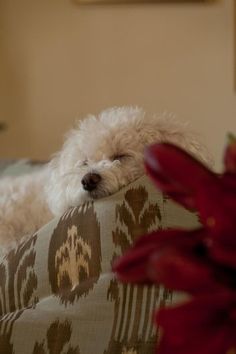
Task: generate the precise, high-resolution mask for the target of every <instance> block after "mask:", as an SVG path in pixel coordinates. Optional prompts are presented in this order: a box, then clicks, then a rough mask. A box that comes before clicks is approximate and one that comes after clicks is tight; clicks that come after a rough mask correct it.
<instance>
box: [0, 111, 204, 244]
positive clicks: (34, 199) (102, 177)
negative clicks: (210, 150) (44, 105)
mask: <svg viewBox="0 0 236 354" xmlns="http://www.w3.org/2000/svg"><path fill="white" fill-rule="evenodd" d="M161 141H168V142H172V143H175V144H177V145H179V146H181V147H183V148H185V149H187V150H188V151H190V152H192V153H193V154H195V155H197V156H199V157H200V158H202V159H203V160H204V152H202V151H204V150H203V149H202V146H201V145H200V144H199V143H198V142H197V141H196V140H195V138H194V137H193V136H192V135H191V134H189V133H187V131H186V128H185V127H184V126H183V125H181V124H178V123H176V122H174V121H173V119H172V118H170V117H169V118H168V117H166V116H165V115H164V116H162V117H156V116H148V115H146V114H145V112H144V111H143V110H142V109H140V108H132V107H122V108H111V109H108V110H105V111H103V112H102V113H101V114H99V115H98V117H95V116H89V117H88V118H87V119H85V120H84V121H82V122H81V123H79V124H78V126H77V127H76V128H75V129H73V130H72V131H70V132H69V134H68V136H67V139H66V141H65V143H64V146H63V147H62V150H61V151H60V152H59V153H57V155H56V156H55V157H53V159H52V160H51V162H50V163H49V164H48V165H46V167H44V168H43V169H42V170H41V171H40V172H35V173H31V174H29V175H24V176H19V177H5V178H3V179H2V180H1V181H0V182H1V183H0V245H1V246H6V245H9V243H12V242H15V241H17V240H19V239H20V238H21V237H22V236H24V235H27V234H30V233H33V232H35V231H37V229H38V228H40V227H41V226H42V225H44V224H45V223H47V222H48V221H49V220H50V219H51V218H52V217H53V216H54V215H60V214H62V213H63V212H65V211H66V210H67V209H68V208H70V207H73V206H77V205H79V204H81V203H83V202H84V201H86V200H89V199H97V198H102V197H105V196H108V195H110V194H113V193H115V192H116V191H118V190H119V189H120V188H122V187H123V186H126V185H127V184H128V183H130V182H132V181H134V180H135V179H137V178H138V177H140V176H141V175H143V174H144V167H143V151H144V147H145V146H146V145H148V144H152V143H154V142H161Z"/></svg>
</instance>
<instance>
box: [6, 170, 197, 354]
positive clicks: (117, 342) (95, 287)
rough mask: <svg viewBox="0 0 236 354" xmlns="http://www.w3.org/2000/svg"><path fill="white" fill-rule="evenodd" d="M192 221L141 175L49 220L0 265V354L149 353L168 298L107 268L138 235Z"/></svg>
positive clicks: (192, 223)
mask: <svg viewBox="0 0 236 354" xmlns="http://www.w3.org/2000/svg"><path fill="white" fill-rule="evenodd" d="M197 223H198V221H197V217H196V215H194V214H191V213H189V212H188V211H186V210H184V209H182V208H180V207H179V206H177V205H175V204H174V203H173V202H172V201H170V200H168V199H167V198H166V197H163V195H162V194H161V193H159V192H158V191H157V190H156V188H155V187H154V186H153V185H152V184H151V183H150V182H149V180H148V179H147V177H145V176H144V177H142V178H140V179H138V180H137V181H135V182H134V183H132V184H130V185H129V186H127V187H126V188H124V189H123V190H121V191H120V192H118V193H117V194H115V195H113V196H111V197H108V198H104V199H101V200H97V201H96V202H91V203H87V204H85V205H83V206H81V207H77V208H73V209H71V210H69V211H68V212H67V213H66V214H64V215H63V216H62V217H61V218H60V219H58V218H57V219H54V220H53V221H52V222H50V223H49V224H47V225H45V226H44V227H43V228H42V229H41V230H39V231H38V232H37V233H36V234H35V235H33V236H31V237H30V238H28V239H27V240H24V241H23V242H22V243H21V244H20V245H19V246H18V247H17V248H16V249H12V250H11V251H10V252H9V253H8V254H7V255H6V256H5V257H4V259H3V260H2V261H1V264H0V312H1V320H0V353H4V354H8V353H9V354H10V353H15V354H44V353H50V354H52V353H58V354H59V353H63V354H95V353H96V354H147V353H152V351H153V349H154V346H155V342H156V336H157V333H156V330H155V328H154V326H153V324H152V313H153V311H154V309H155V308H156V307H158V306H165V305H166V304H167V303H171V301H172V300H173V295H172V294H171V292H170V291H168V290H167V289H165V288H163V287H162V286H158V287H150V288H149V287H146V286H131V285H124V284H120V283H118V282H117V280H116V279H115V278H114V276H113V274H112V273H111V264H112V262H113V260H114V258H115V257H117V256H118V255H121V254H122V253H123V252H124V251H125V250H126V249H127V248H128V247H129V246H130V245H131V244H132V243H133V242H134V240H135V239H136V238H137V237H139V236H140V235H142V234H144V233H147V232H149V231H151V230H153V229H157V228H167V227H172V226H176V225H179V226H183V227H188V226H189V227H193V226H195V225H196V224H197Z"/></svg>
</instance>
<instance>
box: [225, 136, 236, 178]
mask: <svg viewBox="0 0 236 354" xmlns="http://www.w3.org/2000/svg"><path fill="white" fill-rule="evenodd" d="M229 138H230V142H229V144H228V146H227V148H226V151H225V155H224V165H225V170H226V171H227V172H229V173H233V174H236V138H235V137H234V136H233V135H230V137H229Z"/></svg>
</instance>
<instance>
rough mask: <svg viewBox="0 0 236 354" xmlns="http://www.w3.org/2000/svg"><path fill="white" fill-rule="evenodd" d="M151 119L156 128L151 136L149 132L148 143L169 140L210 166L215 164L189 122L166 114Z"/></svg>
mask: <svg viewBox="0 0 236 354" xmlns="http://www.w3.org/2000/svg"><path fill="white" fill-rule="evenodd" d="M151 121H152V125H153V127H154V129H153V132H152V133H151V134H149V136H148V134H147V136H146V140H147V141H146V143H147V144H153V143H155V142H168V143H171V144H174V145H177V146H179V147H181V148H182V149H184V150H186V151H188V152H189V153H191V154H192V155H194V157H196V158H198V159H199V160H201V161H202V162H203V163H205V164H206V165H208V166H212V165H213V164H214V163H213V158H212V156H211V155H210V153H209V151H208V149H207V148H206V146H205V145H204V143H202V142H201V138H200V136H199V135H198V134H196V133H193V132H192V131H191V130H190V129H189V127H188V124H186V123H182V122H179V121H177V120H176V118H175V117H173V116H171V115H166V114H163V115H162V116H160V117H153V118H151Z"/></svg>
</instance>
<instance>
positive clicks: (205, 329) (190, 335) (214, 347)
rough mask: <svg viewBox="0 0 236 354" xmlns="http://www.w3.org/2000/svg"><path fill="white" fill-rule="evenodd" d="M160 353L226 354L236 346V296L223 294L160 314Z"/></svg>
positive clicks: (158, 317)
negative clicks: (161, 329) (161, 331)
mask: <svg viewBox="0 0 236 354" xmlns="http://www.w3.org/2000/svg"><path fill="white" fill-rule="evenodd" d="M155 320H156V322H157V323H158V325H159V326H161V327H162V328H163V330H164V331H163V336H162V338H161V341H160V343H159V346H158V353H161V354H171V353H175V354H213V353H214V354H223V353H227V352H228V351H229V350H230V349H232V348H235V346H236V337H235V331H236V295H235V294H232V293H231V292H227V291H222V292H218V293H216V294H214V293H210V294H208V295H201V296H200V295H199V296H197V297H196V298H194V299H193V300H191V301H189V302H187V303H185V304H183V305H179V306H176V307H174V308H165V309H161V310H159V311H158V313H157V314H156V318H155Z"/></svg>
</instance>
